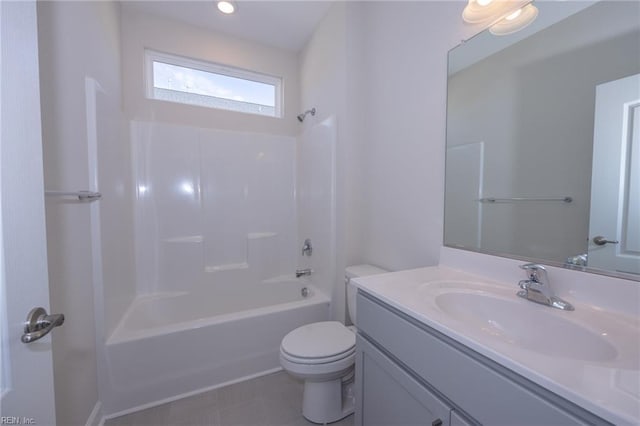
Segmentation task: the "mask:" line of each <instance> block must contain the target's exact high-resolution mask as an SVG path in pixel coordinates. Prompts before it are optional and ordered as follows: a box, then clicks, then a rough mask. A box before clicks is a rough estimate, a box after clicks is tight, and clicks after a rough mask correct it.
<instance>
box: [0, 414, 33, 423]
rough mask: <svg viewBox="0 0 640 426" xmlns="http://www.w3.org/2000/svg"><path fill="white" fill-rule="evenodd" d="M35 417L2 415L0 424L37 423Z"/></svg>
mask: <svg viewBox="0 0 640 426" xmlns="http://www.w3.org/2000/svg"><path fill="white" fill-rule="evenodd" d="M35 424H36V421H35V419H34V418H33V417H17V416H0V425H35Z"/></svg>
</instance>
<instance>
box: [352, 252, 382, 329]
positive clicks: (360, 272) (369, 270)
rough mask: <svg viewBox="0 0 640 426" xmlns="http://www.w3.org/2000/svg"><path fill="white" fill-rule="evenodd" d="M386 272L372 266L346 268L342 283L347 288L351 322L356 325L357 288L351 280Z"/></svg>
mask: <svg viewBox="0 0 640 426" xmlns="http://www.w3.org/2000/svg"><path fill="white" fill-rule="evenodd" d="M385 272H389V271H386V270H384V269H382V268H378V267H377V266H373V265H367V264H363V265H352V266H347V267H346V269H345V274H344V282H345V285H346V287H347V312H348V314H349V318H350V319H351V322H352V323H353V324H354V325H356V293H357V290H358V289H357V288H356V286H354V285H353V284H351V278H358V277H366V276H369V275H377V274H384V273H385Z"/></svg>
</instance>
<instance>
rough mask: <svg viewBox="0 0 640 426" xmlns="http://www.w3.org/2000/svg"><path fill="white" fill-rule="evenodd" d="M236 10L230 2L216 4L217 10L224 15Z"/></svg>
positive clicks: (225, 0)
mask: <svg viewBox="0 0 640 426" xmlns="http://www.w3.org/2000/svg"><path fill="white" fill-rule="evenodd" d="M236 9H237V8H236V4H235V3H234V2H232V1H227V0H221V1H219V2H218V10H219V11H220V12H222V13H224V14H226V15H231V14H232V13H234V12H235V11H236Z"/></svg>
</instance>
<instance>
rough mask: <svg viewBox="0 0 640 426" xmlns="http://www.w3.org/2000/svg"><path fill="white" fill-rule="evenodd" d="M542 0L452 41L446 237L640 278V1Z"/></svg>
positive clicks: (459, 243)
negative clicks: (522, 21) (515, 23)
mask: <svg viewBox="0 0 640 426" xmlns="http://www.w3.org/2000/svg"><path fill="white" fill-rule="evenodd" d="M535 5H536V6H537V7H538V9H539V15H538V18H537V20H536V21H534V23H533V24H531V25H530V26H529V27H527V28H525V29H524V30H522V31H520V32H517V33H514V34H511V35H508V36H494V35H492V34H491V33H490V32H489V31H488V30H487V31H484V32H482V33H480V34H478V35H477V36H475V37H474V38H472V39H470V40H468V41H466V42H464V43H463V44H461V45H460V46H458V47H456V48H455V49H453V50H452V51H451V52H450V53H449V74H448V93H447V94H448V100H447V145H446V148H447V149H446V151H447V155H446V176H445V230H444V244H445V245H446V246H449V247H455V248H462V249H467V250H473V251H479V252H483V253H488V254H496V255H501V256H506V257H512V258H517V259H523V260H530V261H537V262H544V263H547V264H552V265H564V266H566V267H571V268H575V269H580V270H586V271H590V272H597V273H603V274H607V275H612V276H621V277H625V278H631V279H634V280H640V3H638V2H635V1H602V2H536V3H535ZM598 237H600V238H598Z"/></svg>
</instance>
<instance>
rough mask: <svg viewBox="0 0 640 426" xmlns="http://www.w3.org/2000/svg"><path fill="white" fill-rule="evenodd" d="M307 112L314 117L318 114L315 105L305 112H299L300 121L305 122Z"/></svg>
mask: <svg viewBox="0 0 640 426" xmlns="http://www.w3.org/2000/svg"><path fill="white" fill-rule="evenodd" d="M307 114H311V116H312V117H313V116H314V115H316V109H315V107H313V108H311V109H308V110H306V111H305V112H303V113H302V114H298V121H299V122H301V123H302V122H303V121H304V119H305V118H306V117H307Z"/></svg>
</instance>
